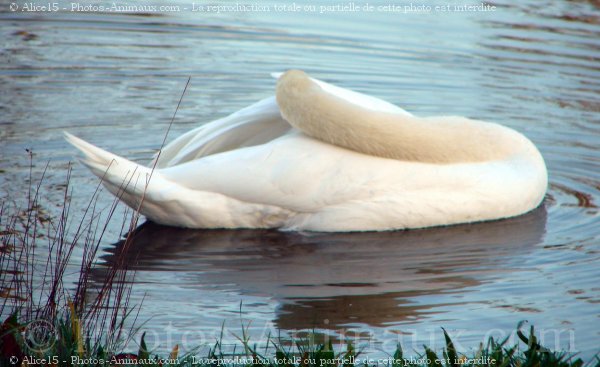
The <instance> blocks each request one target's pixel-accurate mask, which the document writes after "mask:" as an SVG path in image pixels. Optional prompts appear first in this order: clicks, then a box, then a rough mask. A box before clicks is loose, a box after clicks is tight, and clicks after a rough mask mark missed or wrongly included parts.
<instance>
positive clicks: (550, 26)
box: [0, 0, 600, 358]
mask: <svg viewBox="0 0 600 367" xmlns="http://www.w3.org/2000/svg"><path fill="white" fill-rule="evenodd" d="M369 3H370V4H371V5H373V6H374V7H375V10H373V11H363V10H361V11H358V12H354V13H351V12H333V13H332V12H328V13H324V14H321V13H320V12H319V10H320V5H324V4H326V3H325V2H322V3H319V2H312V1H311V2H309V1H296V2H295V4H296V5H298V6H300V7H301V8H302V9H301V10H299V11H296V12H291V11H281V12H276V11H275V6H276V5H281V4H283V3H275V2H261V3H260V4H262V5H263V6H269V9H270V11H250V12H232V11H229V12H227V11H226V12H221V13H218V14H217V13H207V12H201V11H192V10H194V9H192V8H193V7H194V6H200V5H207V3H204V2H197V3H196V5H193V4H192V3H185V2H168V4H170V5H172V6H179V7H180V9H179V10H180V11H169V12H162V13H159V12H147V13H114V12H113V13H110V12H98V11H91V12H72V11H69V9H71V6H73V5H72V3H68V2H60V3H59V5H60V6H59V7H60V11H57V12H42V11H38V12H21V11H16V12H12V11H11V10H10V8H9V5H8V4H0V9H1V10H2V12H1V13H0V24H1V25H2V27H1V28H0V34H1V36H2V40H3V41H2V48H1V49H0V60H1V61H2V62H1V63H0V111H1V113H0V139H1V142H0V152H1V153H0V154H1V156H0V190H1V191H0V192H1V195H2V196H3V197H5V198H8V199H9V200H12V199H13V198H15V197H18V196H19V195H21V194H20V193H21V192H22V191H23V187H24V186H26V181H27V178H28V175H29V156H28V154H27V153H26V152H25V148H31V149H33V151H34V154H35V158H34V167H33V172H34V175H38V176H39V174H40V172H41V171H42V170H43V168H44V166H45V164H46V162H47V161H50V162H51V163H50V167H51V169H50V170H49V171H48V172H47V174H46V184H47V185H46V187H44V196H45V197H46V199H47V201H48V204H47V205H48V207H47V208H46V209H47V210H48V211H49V212H51V213H52V212H55V211H56V208H55V207H54V204H58V203H60V202H61V200H62V199H61V195H62V192H61V189H62V187H63V186H62V184H63V182H64V176H65V173H64V172H65V168H66V167H67V166H68V162H69V161H72V160H73V157H74V153H75V152H74V150H73V149H72V148H71V147H69V146H68V145H67V144H66V143H65V142H64V140H63V139H62V136H61V134H62V131H63V130H68V131H69V132H71V133H74V134H76V135H78V136H80V137H82V138H84V139H86V140H89V141H91V142H93V143H96V144H98V145H100V146H102V147H103V148H106V149H108V150H110V151H113V152H115V153H118V154H121V155H123V156H126V157H129V158H131V159H133V160H135V161H137V162H140V163H146V162H147V161H148V158H149V157H150V155H151V154H152V153H153V152H154V151H155V150H156V149H157V148H158V147H159V146H160V143H161V142H162V139H163V136H164V133H165V131H166V128H167V126H168V123H169V120H170V118H171V115H172V113H173V111H174V109H175V106H176V104H177V100H178V98H179V95H180V93H181V91H182V90H183V87H184V85H185V82H186V80H187V77H188V76H192V82H191V86H190V88H189V89H188V92H187V93H186V96H185V98H184V101H183V103H182V106H181V108H180V110H179V112H178V115H177V119H176V122H175V124H174V125H173V128H172V130H171V133H170V135H169V136H170V137H171V138H172V137H175V136H177V135H178V134H180V133H183V132H185V131H187V130H189V129H190V128H192V127H194V126H197V125H198V124H200V123H202V122H205V121H210V120H212V119H214V118H217V117H220V116H223V115H225V114H228V113H230V112H233V111H235V110H237V109H239V108H241V107H244V106H246V105H248V104H250V103H252V102H254V101H256V100H258V99H260V98H263V97H266V96H268V95H270V94H272V93H273V89H274V81H273V80H272V79H271V78H270V77H269V73H270V72H273V71H282V70H286V69H289V68H301V69H304V70H306V71H307V72H309V73H311V74H313V75H314V76H316V77H318V78H321V79H324V80H327V81H330V82H333V83H336V84H339V85H341V86H344V87H349V88H352V89H355V90H357V91H360V92H365V93H368V94H371V95H375V96H378V97H381V98H383V99H386V100H388V101H390V102H393V103H395V104H398V105H400V106H402V107H403V108H405V109H407V110H408V111H411V112H413V113H415V114H417V115H434V114H457V115H465V116H468V117H472V118H478V119H483V120H491V121H495V122H499V123H502V124H505V125H507V126H510V127H512V128H515V129H517V130H519V131H521V132H523V133H525V134H526V135H527V136H528V137H530V139H531V140H532V141H534V143H536V145H537V146H538V147H539V149H540V151H541V152H542V154H543V155H544V157H545V159H546V163H547V165H548V169H549V175H550V187H549V191H548V195H547V198H546V200H545V202H544V204H543V206H542V207H541V208H540V209H538V210H536V211H534V212H532V213H530V214H528V215H526V216H523V217H520V218H516V219H512V220H507V221H501V222H494V223H485V224H477V225H462V226H455V227H451V228H442V229H432V230H420V231H409V232H396V233H368V234H338V235H333V234H332V235H316V234H314V235H302V234H289V233H287V234H286V233H279V232H276V231H190V230H179V229H172V228H162V227H157V226H155V225H152V224H147V225H145V226H143V227H142V229H140V231H139V233H138V237H137V241H136V242H135V244H134V248H135V249H137V250H140V251H139V255H137V260H136V261H134V260H133V258H132V260H131V265H132V266H133V267H134V268H135V269H137V270H138V271H137V274H136V277H135V285H134V287H133V295H132V303H140V302H141V301H142V299H144V303H143V307H142V309H141V313H140V319H142V320H148V319H149V320H148V321H147V322H146V324H145V325H144V329H145V330H147V331H148V332H149V335H151V336H152V344H155V346H157V347H161V348H169V345H171V346H172V345H173V344H175V343H179V344H182V345H184V346H185V345H195V344H197V343H212V342H213V341H214V339H215V338H217V337H218V336H219V334H220V331H221V325H222V322H223V321H226V323H225V328H226V331H227V332H226V333H225V335H224V336H225V339H226V341H231V342H233V341H234V340H235V336H233V335H232V333H236V334H241V326H240V320H239V318H240V315H239V309H240V302H241V308H242V319H243V321H248V320H252V324H251V333H252V335H253V338H256V340H257V341H260V340H261V338H262V337H264V335H266V333H268V332H269V331H272V332H274V333H277V330H281V331H282V332H283V333H287V332H292V331H297V330H311V329H316V330H318V331H320V332H322V333H325V334H328V335H330V336H331V337H334V338H337V339H351V340H356V341H357V344H361V343H362V344H363V345H366V347H367V348H368V350H371V351H373V353H376V354H377V353H378V355H381V356H385V355H386V353H390V352H391V351H392V350H393V349H394V348H395V346H396V344H397V343H398V342H400V343H402V344H403V345H404V346H405V349H407V350H412V348H416V349H418V348H421V345H422V344H423V343H426V344H433V345H434V346H441V344H442V342H443V341H442V338H441V334H440V327H442V326H443V327H445V328H446V329H447V330H448V331H449V332H450V334H451V335H453V336H455V341H456V342H457V343H458V344H460V345H461V346H463V347H464V348H469V347H473V348H474V347H476V345H477V343H478V342H479V341H481V340H482V339H483V338H484V337H486V336H489V335H493V336H496V337H502V336H508V335H509V334H510V333H511V332H513V331H514V329H515V327H516V325H517V323H518V322H519V321H520V320H529V321H530V322H531V323H532V324H534V325H535V326H536V327H537V329H538V330H540V332H541V333H542V337H543V338H544V340H543V341H544V342H545V343H546V344H548V345H549V346H550V347H552V348H557V349H563V350H570V351H579V352H580V353H581V355H582V356H584V357H588V358H589V357H591V356H592V355H593V354H594V353H595V352H597V351H598V345H599V344H600V343H599V342H598V341H599V340H600V338H599V336H600V335H599V333H600V332H599V331H598V330H599V328H598V326H600V312H598V310H599V305H598V304H599V302H600V286H599V285H598V284H599V283H598V280H599V279H600V267H599V266H598V265H599V259H600V252H599V251H600V245H599V241H600V225H599V223H600V221H599V214H598V202H599V200H600V151H599V149H598V143H599V142H600V25H599V24H600V10H599V8H598V7H597V5H594V4H595V3H594V2H586V1H577V2H573V1H568V2H567V1H559V2H554V1H533V0H529V1H521V2H519V4H518V5H514V4H511V2H509V1H497V2H494V3H493V4H492V5H494V6H496V9H495V11H488V12H483V11H477V12H454V11H453V12H443V11H435V4H433V3H416V2H413V5H430V6H432V10H431V11H430V12H408V13H404V12H402V11H400V12H385V11H382V10H377V7H378V6H385V5H388V4H389V2H384V1H370V2H369ZM79 4H80V5H82V6H83V5H86V4H87V5H89V4H96V5H98V4H100V3H96V2H92V3H84V2H81V3H79ZM147 4H157V5H161V3H157V2H148V3H147ZM165 4H167V2H165ZM287 4H291V3H287ZM311 4H312V5H315V6H316V10H315V11H311V10H310V9H306V10H305V9H304V6H306V5H311ZM327 4H331V3H327ZM340 4H342V3H340ZM344 4H346V3H344ZM353 4H355V5H356V4H358V5H363V6H364V5H365V4H364V2H354V3H353ZM395 4H397V5H399V6H401V7H402V8H401V9H404V8H403V6H405V5H409V4H410V3H395ZM444 4H445V3H439V4H438V5H444ZM17 5H19V7H20V8H21V9H22V7H23V6H24V5H25V3H18V4H17ZM162 5H164V4H162ZM63 7H64V8H66V10H63V9H62V8H63ZM184 8H187V10H186V9H184ZM172 10H174V9H172ZM196 10H197V9H196ZM71 183H72V185H73V187H74V188H75V191H74V193H73V195H72V212H73V213H75V214H76V213H82V212H83V210H84V208H85V205H86V204H87V201H88V199H89V195H90V193H91V192H92V190H93V189H94V188H95V185H96V184H97V180H96V179H95V178H94V177H93V176H92V175H91V174H90V173H88V172H87V171H86V170H85V169H84V168H83V167H82V166H80V165H76V166H75V169H74V172H73V176H72V180H71ZM111 202H112V199H111V197H110V196H109V195H108V194H104V195H102V196H101V198H100V201H99V206H100V207H102V206H108V205H110V203H111ZM117 222H118V221H117ZM117 222H115V223H114V224H113V225H112V226H111V227H110V228H109V230H108V233H107V234H106V236H105V240H104V243H105V245H104V247H103V255H102V258H101V259H100V260H99V265H98V269H99V272H101V271H100V270H101V269H102V263H106V262H109V261H110V260H111V258H112V256H113V255H112V254H113V253H115V252H117V251H118V249H119V245H118V244H115V243H116V242H117V241H118V240H119V236H120V233H121V227H120V223H117ZM77 255H78V254H77V253H76V255H75V257H77ZM75 260H77V259H75ZM144 297H145V298H144Z"/></svg>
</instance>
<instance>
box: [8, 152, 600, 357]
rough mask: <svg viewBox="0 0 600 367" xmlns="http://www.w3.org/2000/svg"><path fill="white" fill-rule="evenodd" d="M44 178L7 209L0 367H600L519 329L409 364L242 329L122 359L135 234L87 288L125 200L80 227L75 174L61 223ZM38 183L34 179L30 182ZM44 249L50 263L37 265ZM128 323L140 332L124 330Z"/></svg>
mask: <svg viewBox="0 0 600 367" xmlns="http://www.w3.org/2000/svg"><path fill="white" fill-rule="evenodd" d="M29 154H31V153H30V152H29ZM43 176H44V173H42V174H41V177H39V178H38V184H37V186H33V184H30V186H29V187H28V188H27V192H26V194H25V197H26V200H24V203H23V204H22V205H21V206H19V205H18V204H14V203H13V204H11V203H9V202H8V201H7V200H3V201H2V202H1V203H0V240H1V242H0V273H1V274H2V277H0V303H1V304H0V315H3V317H4V320H0V323H1V325H0V366H17V365H18V366H33V365H36V366H83V367H85V366H112V365H121V366H123V365H124V366H207V367H208V366H211V367H218V366H248V367H250V366H252V367H260V366H265V367H266V366H269V367H348V366H374V365H377V366H388V367H404V366H428V367H429V366H452V367H455V366H504V367H508V366H515V367H516V366H519V367H526V366H532V367H533V366H556V367H562V366H565V367H566V366H572V367H579V366H597V367H600V359H599V358H598V357H596V358H594V359H593V360H591V361H585V362H584V361H583V360H581V359H580V358H578V357H577V356H574V355H570V354H567V353H564V352H557V351H551V350H548V349H547V348H545V347H543V346H541V345H539V343H538V340H537V338H536V336H535V330H534V328H533V327H530V329H529V330H527V331H526V332H523V331H522V325H521V324H520V325H518V326H517V335H518V337H519V343H518V344H515V345H509V344H508V339H506V340H496V339H489V340H488V341H487V343H485V344H482V345H480V346H479V348H478V349H477V351H476V352H471V353H470V354H469V355H464V354H463V353H464V351H457V350H456V348H455V346H454V343H453V342H452V340H451V338H450V337H449V335H448V334H447V333H446V331H445V330H440V333H442V334H443V335H444V338H445V347H444V348H443V349H442V350H437V351H436V350H432V349H431V348H429V347H427V346H423V349H422V350H421V351H420V354H418V355H417V356H408V355H407V354H405V353H404V351H403V350H402V349H401V348H400V346H398V348H397V350H396V351H395V353H394V354H393V355H391V356H389V358H383V359H382V358H375V357H373V358H370V357H369V356H368V355H365V354H363V353H362V352H361V351H360V350H357V349H356V348H355V346H353V345H352V344H346V345H345V346H343V347H340V346H337V347H334V346H333V344H332V342H331V341H329V342H325V343H322V344H318V343H314V342H313V338H312V336H309V337H308V338H307V339H299V340H285V339H269V340H268V341H267V342H266V343H264V342H263V343H262V344H261V348H260V350H259V348H258V347H257V346H256V344H252V343H251V341H250V340H249V337H248V333H247V328H246V327H244V326H243V325H242V326H241V331H242V332H241V336H240V337H238V340H239V342H238V345H237V346H236V348H234V349H233V352H229V351H225V349H226V348H224V346H223V344H222V342H221V341H217V342H215V344H214V345H212V346H211V348H210V349H209V351H208V352H205V353H203V354H202V355H200V354H198V353H197V352H194V351H191V352H187V354H180V353H179V348H178V347H177V346H176V347H175V348H174V349H173V350H172V351H171V352H170V353H169V354H165V355H161V354H157V353H155V352H153V351H149V350H148V348H147V346H146V342H145V337H144V335H143V336H142V337H141V339H140V340H137V341H135V342H137V345H138V346H139V348H138V350H137V351H134V352H132V353H125V352H124V350H125V349H126V348H128V347H127V345H131V343H129V342H131V340H128V339H127V337H126V336H125V335H134V334H135V331H137V330H138V329H135V327H136V326H135V325H136V318H137V315H136V314H135V311H136V310H139V308H136V307H132V306H131V305H130V304H129V295H130V292H131V284H132V283H131V282H128V281H125V280H126V277H127V276H128V271H127V268H126V266H125V264H126V262H125V254H126V253H127V251H126V249H127V247H128V243H130V240H131V239H130V236H129V235H128V237H127V239H126V240H125V245H124V249H125V250H124V251H121V252H120V255H119V256H120V257H121V258H118V259H117V260H116V261H113V262H112V263H111V265H110V268H109V269H107V271H106V275H105V279H104V281H103V282H102V284H101V285H100V287H99V288H98V287H96V288H94V289H93V291H92V290H91V289H90V287H89V278H90V272H91V269H92V267H93V265H94V261H95V259H96V254H97V251H98V248H99V245H100V243H101V241H102V238H103V236H104V233H105V231H106V229H107V227H108V224H109V222H110V221H111V220H113V216H114V213H115V209H116V205H117V202H118V201H117V200H115V201H114V202H113V205H112V206H111V207H110V208H108V215H105V216H104V218H105V219H99V218H101V216H99V213H98V211H97V209H96V195H97V193H98V189H97V190H96V192H94V195H93V196H92V198H91V199H90V202H89V205H88V207H87V208H86V209H85V211H84V214H83V215H82V216H81V218H79V219H78V220H75V221H72V220H71V218H70V215H69V212H70V205H69V199H68V198H69V197H70V195H71V191H70V187H69V181H70V170H69V171H68V172H67V177H66V184H65V185H64V202H63V203H62V206H61V207H60V210H59V211H60V214H58V215H56V216H52V215H49V214H48V211H46V210H44V204H45V203H43V202H40V197H41V196H42V195H41V194H40V192H41V185H42V182H43ZM33 181H34V180H33V173H30V180H29V182H33ZM138 218H139V214H138V213H135V212H134V213H129V214H128V215H125V217H124V218H122V219H121V223H122V227H121V228H122V229H123V230H128V233H133V230H134V229H135V228H136V226H137V222H138ZM41 248H45V250H46V251H45V253H46V254H47V255H46V256H41V259H40V255H39V251H40V249H41ZM75 248H78V250H80V251H82V253H83V256H81V261H80V264H79V278H78V281H77V282H76V284H75V286H71V287H65V285H64V278H65V274H66V272H67V269H68V268H69V267H72V263H71V262H70V261H71V255H72V253H73V250H74V249H75ZM125 320H128V321H130V322H131V324H133V325H134V326H129V329H128V330H125V328H126V323H125ZM124 331H127V332H124ZM229 349H231V348H229ZM229 349H228V350H229ZM236 350H239V352H236ZM127 362H129V363H127Z"/></svg>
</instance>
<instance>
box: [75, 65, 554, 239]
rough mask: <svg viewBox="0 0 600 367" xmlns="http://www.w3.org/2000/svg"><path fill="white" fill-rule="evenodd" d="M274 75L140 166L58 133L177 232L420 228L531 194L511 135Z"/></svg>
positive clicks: (534, 155) (489, 215) (534, 200)
mask: <svg viewBox="0 0 600 367" xmlns="http://www.w3.org/2000/svg"><path fill="white" fill-rule="evenodd" d="M275 77H276V78H277V85H276V92H275V96H271V97H269V98H266V99H263V100H261V101H259V102H257V103H255V104H252V105H251V106H248V107H246V108H243V109H242V110H240V111H237V112H235V113H233V114H231V115H229V116H227V117H225V118H221V119H218V120H216V121H213V122H210V123H207V124H204V125H202V126H200V127H197V128H195V129H193V130H191V131H189V132H187V133H185V134H183V135H181V136H179V137H178V138H176V139H175V140H174V141H172V142H171V143H169V144H167V145H166V146H165V147H164V148H163V149H162V151H160V152H159V153H157V154H156V155H155V156H154V158H153V160H152V162H151V164H150V165H149V167H146V166H142V165H139V164H136V163H134V162H131V161H129V160H127V159H125V158H122V157H120V156H117V155H115V154H112V153H110V152H107V151H105V150H103V149H101V148H98V147H96V146H94V145H92V144H90V143H88V142H86V141H84V140H82V139H80V138H77V137H75V136H74V135H71V134H69V133H67V132H65V136H66V139H67V140H68V141H69V142H70V143H71V144H72V145H74V146H75V147H76V148H77V149H78V150H79V151H81V153H83V157H82V158H81V162H83V164H84V165H85V166H87V167H88V168H89V169H90V170H91V171H92V172H93V173H94V174H95V175H96V176H98V177H100V178H101V179H102V183H103V184H104V186H106V188H107V189H108V190H109V191H110V192H111V193H112V194H114V195H116V196H117V197H118V198H119V199H120V200H122V201H123V202H124V203H125V204H127V205H128V206H130V207H132V208H134V209H138V208H139V210H140V212H141V213H142V214H143V215H144V216H146V217H147V218H148V219H149V220H151V221H153V222H156V223H159V224H164V225H170V226H177V227H188V228H279V229H282V230H295V231H318V232H348V231H385V230H399V229H411V228H425V227H433V226H445V225H453V224H458V223H470V222H479V221H488V220H495V219H501V218H508V217H514V216H517V215H521V214H524V213H526V212H529V211H530V210H532V209H534V208H536V207H537V206H539V205H540V203H541V202H542V200H543V198H544V195H545V192H546V189H547V184H548V178H547V171H546V166H545V163H544V159H543V157H542V155H541V154H540V152H539V151H538V149H537V148H536V147H535V145H534V144H533V143H532V142H531V141H530V140H529V139H527V138H526V137H525V136H524V135H522V134H520V133H518V132H517V131H515V130H512V129H510V128H508V127H505V126H502V125H499V124H495V123H490V122H484V121H478V120H473V119H469V118H465V117H458V116H442V117H417V116H414V115H412V114H410V113H408V112H406V111H404V110H403V109H401V108H399V107H397V106H395V105H393V104H391V103H388V102H386V101H383V100H380V99H377V98H374V97H371V96H368V95H364V94H361V93H357V92H354V91H351V90H347V89H343V88H340V87H337V86H334V85H332V84H328V83H325V82H323V81H320V80H317V79H314V78H312V77H310V76H309V75H307V74H306V73H305V72H303V71H300V70H289V71H287V72H285V73H282V74H278V75H275ZM153 167H154V168H153Z"/></svg>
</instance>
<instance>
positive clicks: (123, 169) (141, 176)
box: [65, 132, 156, 209]
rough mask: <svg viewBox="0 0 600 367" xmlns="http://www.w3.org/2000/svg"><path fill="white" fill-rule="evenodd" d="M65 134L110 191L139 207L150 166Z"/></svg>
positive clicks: (86, 164)
mask: <svg viewBox="0 0 600 367" xmlns="http://www.w3.org/2000/svg"><path fill="white" fill-rule="evenodd" d="M65 138H66V140H67V141H68V142H69V143H71V144H72V145H73V146H74V147H75V148H77V149H79V151H80V152H81V153H83V155H84V157H82V158H80V161H81V162H82V163H83V164H84V165H85V166H86V167H88V168H89V169H90V171H92V173H94V174H95V175H96V176H98V177H99V178H100V179H102V183H103V184H104V186H106V188H107V189H108V190H109V191H110V192H111V193H113V194H114V195H115V196H117V197H118V198H119V199H121V200H122V201H123V202H125V203H126V204H127V205H128V206H130V207H131V208H133V209H138V207H139V204H140V203H141V200H142V198H143V197H144V196H145V195H146V191H147V190H148V188H149V185H148V184H149V181H150V178H151V177H152V170H151V169H150V168H148V167H144V166H141V165H139V164H137V163H135V162H132V161H130V160H127V159H125V158H123V157H119V156H118V155H116V154H113V153H110V152H107V151H106V150H104V149H101V148H98V147H97V146H95V145H92V144H90V143H88V142H86V141H85V140H82V139H79V138H78V137H76V136H74V135H72V134H69V133H67V132H65ZM155 174H156V172H155ZM153 181H154V180H153Z"/></svg>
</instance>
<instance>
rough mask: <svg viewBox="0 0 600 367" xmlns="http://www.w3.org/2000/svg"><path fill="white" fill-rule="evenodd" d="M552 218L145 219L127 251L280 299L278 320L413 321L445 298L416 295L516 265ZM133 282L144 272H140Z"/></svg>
mask: <svg viewBox="0 0 600 367" xmlns="http://www.w3.org/2000/svg"><path fill="white" fill-rule="evenodd" d="M545 223H546V210H545V208H543V207H542V208H539V209H537V210H535V211H533V212H531V213H529V214H527V215H525V216H521V217H518V218H513V219H509V220H503V221H497V222H489V223H480V224H472V225H460V226H453V227H446V228H435V229H428V230H413V231H404V232H383V233H376V232H372V233H341V234H340V233H338V234H299V233H286V232H278V231H271V230H262V231H261V230H187V229H177V228H170V227H163V226H158V225H155V224H153V223H145V224H143V225H141V226H140V227H138V228H137V230H136V232H135V236H134V239H133V242H132V243H131V244H130V247H129V251H128V252H127V254H124V256H125V259H126V263H127V264H128V266H129V267H130V268H131V269H133V270H141V272H140V273H142V274H143V273H144V272H147V271H149V272H153V273H155V272H180V273H185V274H186V276H185V277H183V276H182V277H181V278H185V279H184V280H183V282H185V284H184V285H183V286H182V288H183V289H182V292H190V289H192V290H193V288H198V289H200V288H206V287H216V288H218V289H229V290H234V291H236V292H237V293H238V294H240V298H242V297H243V295H253V296H259V297H261V296H262V297H267V298H271V299H275V300H276V301H277V302H278V305H279V306H278V307H277V310H276V312H275V315H273V322H274V325H275V326H276V327H278V328H279V329H283V330H294V329H296V330H297V329H309V328H315V327H317V328H331V329H335V328H338V327H341V326H343V325H348V324H355V323H358V324H363V325H369V326H374V327H380V326H383V325H389V324H390V323H394V324H396V323H399V322H402V321H405V320H412V321H416V320H418V319H421V318H423V317H427V315H428V314H430V313H431V312H433V311H431V309H433V308H437V307H439V306H440V305H439V304H436V303H435V302H430V303H421V302H420V303H418V304H417V303H414V302H412V301H411V300H412V299H414V298H415V297H418V296H424V295H427V296H435V295H438V294H442V293H448V292H454V293H456V294H460V293H462V292H464V291H465V290H466V288H472V287H475V286H477V285H480V284H482V283H484V282H486V281H490V280H492V279H495V278H497V275H498V274H499V273H502V272H508V271H511V268H515V267H519V259H520V258H521V256H523V254H525V253H527V252H529V251H530V249H532V247H533V245H535V244H537V243H540V242H541V241H542V237H543V235H544V231H545ZM123 244H124V241H121V242H119V243H117V244H115V246H114V247H112V248H110V249H109V250H108V254H107V255H105V256H104V257H103V258H104V260H105V261H106V262H107V263H111V262H113V261H114V260H115V258H116V255H117V254H119V253H120V252H121V251H122V249H123ZM97 270H98V269H97ZM495 275H496V276H495ZM142 277H143V275H142ZM167 278H168V279H171V281H172V278H171V277H167ZM136 281H138V282H143V279H140V278H139V275H138V276H137V277H136ZM165 285H166V286H168V285H169V284H165ZM460 302H465V303H468V300H467V299H463V300H461V301H460ZM199 317H201V314H200V312H199Z"/></svg>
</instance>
